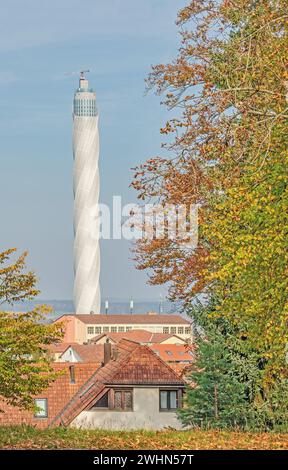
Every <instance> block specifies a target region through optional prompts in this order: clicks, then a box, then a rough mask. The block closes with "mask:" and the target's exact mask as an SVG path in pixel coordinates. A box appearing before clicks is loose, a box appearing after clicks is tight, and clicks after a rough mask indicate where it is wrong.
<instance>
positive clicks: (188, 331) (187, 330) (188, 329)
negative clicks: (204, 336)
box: [185, 326, 191, 335]
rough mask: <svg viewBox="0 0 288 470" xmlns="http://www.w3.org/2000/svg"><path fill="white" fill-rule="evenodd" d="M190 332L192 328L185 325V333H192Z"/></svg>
mask: <svg viewBox="0 0 288 470" xmlns="http://www.w3.org/2000/svg"><path fill="white" fill-rule="evenodd" d="M190 333H191V328H190V326H186V327H185V335H190Z"/></svg>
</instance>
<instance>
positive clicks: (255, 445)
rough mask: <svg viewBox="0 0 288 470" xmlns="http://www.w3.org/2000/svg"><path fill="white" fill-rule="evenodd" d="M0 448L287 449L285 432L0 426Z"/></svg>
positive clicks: (287, 442) (287, 437)
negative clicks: (45, 428)
mask: <svg viewBox="0 0 288 470" xmlns="http://www.w3.org/2000/svg"><path fill="white" fill-rule="evenodd" d="M0 448H1V449H102V450H103V449H117V450H119V449H130V450H132V449H149V450H150V449H161V450H162V449H167V450H168V449H175V450H181V449H182V450H184V449H187V450H189V449H194V450H197V449H288V434H274V433H248V432H228V431H215V430H214V431H182V432H181V431H180V432H179V431H173V430H167V431H158V432H152V431H130V432H124V431H123V432H122V431H114V432H112V431H99V430H95V431H84V430H80V429H71V428H54V429H48V430H39V429H35V428H33V427H30V426H14V427H0Z"/></svg>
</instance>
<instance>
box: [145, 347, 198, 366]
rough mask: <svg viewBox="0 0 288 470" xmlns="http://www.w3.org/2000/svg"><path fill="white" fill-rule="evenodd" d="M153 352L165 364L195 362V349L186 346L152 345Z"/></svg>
mask: <svg viewBox="0 0 288 470" xmlns="http://www.w3.org/2000/svg"><path fill="white" fill-rule="evenodd" d="M150 348H151V349H152V351H154V352H155V353H156V354H158V355H159V357H161V359H163V361H165V362H184V361H185V362H187V361H189V362H193V360H194V353H193V348H191V347H189V346H188V345H186V344H152V345H151V346H150Z"/></svg>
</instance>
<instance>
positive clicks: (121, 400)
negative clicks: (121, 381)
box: [114, 390, 133, 411]
mask: <svg viewBox="0 0 288 470" xmlns="http://www.w3.org/2000/svg"><path fill="white" fill-rule="evenodd" d="M114 409H115V410H123V411H125V410H132V409H133V396H132V390H115V392H114Z"/></svg>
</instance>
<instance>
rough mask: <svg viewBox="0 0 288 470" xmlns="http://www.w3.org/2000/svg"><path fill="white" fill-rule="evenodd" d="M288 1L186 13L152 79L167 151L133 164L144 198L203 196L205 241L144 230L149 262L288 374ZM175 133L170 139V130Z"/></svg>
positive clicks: (155, 273) (160, 278)
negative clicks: (164, 117)
mask: <svg viewBox="0 0 288 470" xmlns="http://www.w3.org/2000/svg"><path fill="white" fill-rule="evenodd" d="M287 18H288V14H287V3H286V2H285V1H284V0H277V1H276V0H271V1H265V0H259V1H257V2H255V1H251V0H239V1H237V2H236V1H233V0H223V1H216V0H194V1H191V2H190V3H189V5H188V6H187V7H185V8H184V9H182V10H181V11H180V12H179V14H178V19H177V24H178V25H179V28H180V35H181V45H180V48H179V52H178V55H177V57H176V58H175V60H173V61H172V62H171V63H168V64H160V65H156V66H154V67H153V68H152V72H151V73H150V76H149V77H148V80H147V85H148V88H153V89H154V90H156V92H157V93H159V94H161V95H162V96H163V103H164V105H166V106H167V107H168V108H169V109H170V111H171V113H174V116H175V117H172V118H171V119H170V120H169V122H167V123H166V125H165V126H164V127H162V128H161V132H162V134H163V135H168V136H169V135H170V136H171V137H172V143H171V142H169V143H166V144H164V148H166V149H167V152H168V151H170V152H172V153H171V157H169V155H168V156H167V158H163V157H161V158H160V157H154V158H150V159H149V160H148V161H147V162H146V163H144V164H142V165H139V167H137V168H136V169H135V174H134V181H133V183H132V184H133V186H134V187H135V189H136V190H137V191H138V197H139V198H140V199H141V200H145V199H146V198H151V197H152V198H157V201H161V202H162V203H163V204H166V203H174V204H179V203H181V204H185V205H186V206H187V207H188V206H190V205H191V204H198V205H199V208H200V209H199V243H198V246H197V248H196V249H194V248H193V249H191V250H187V246H185V248H184V247H183V245H182V244H181V242H179V241H177V240H171V239H168V238H163V239H154V240H148V239H144V240H141V241H140V242H139V243H138V244H137V246H136V248H135V252H136V255H135V258H136V261H137V265H138V268H139V269H150V270H151V271H150V272H152V274H151V277H150V282H151V283H152V284H161V283H165V282H169V283H170V286H171V287H170V297H171V298H172V299H173V300H181V301H182V302H183V305H184V307H185V306H186V307H187V306H189V304H190V303H191V301H192V299H193V298H194V296H195V295H197V294H199V293H205V294H207V295H208V296H214V297H215V298H217V301H218V306H217V308H216V309H215V311H213V312H211V315H214V316H215V317H217V316H221V317H222V318H227V319H229V321H231V322H232V323H233V324H234V325H235V326H237V331H238V332H239V333H238V334H239V337H245V338H246V342H247V343H248V344H250V346H251V348H257V350H258V351H259V352H260V353H261V354H262V355H263V357H264V358H265V360H266V368H265V371H266V373H265V379H264V380H266V381H268V382H269V381H271V380H272V381H273V380H274V379H273V377H275V374H276V375H277V374H280V375H281V374H285V370H286V362H285V347H286V344H287V339H288V337H287V322H288V312H287V292H288V284H287V282H288V281H287V279H288V276H287V261H288V259H287V256H288V251H287V117H288V104H287V102H288V100H287V91H288V80H287V68H286V65H287V63H286V62H287V45H288V44H287V24H288V22H287ZM170 140H171V139H170Z"/></svg>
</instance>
